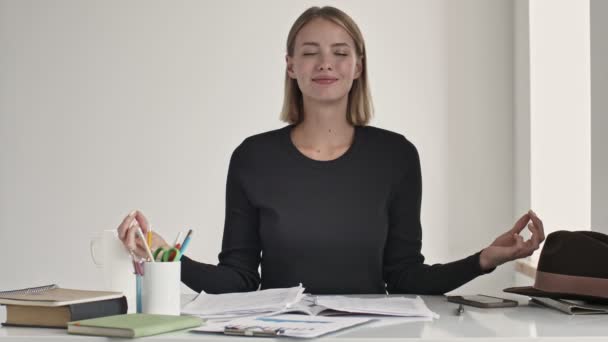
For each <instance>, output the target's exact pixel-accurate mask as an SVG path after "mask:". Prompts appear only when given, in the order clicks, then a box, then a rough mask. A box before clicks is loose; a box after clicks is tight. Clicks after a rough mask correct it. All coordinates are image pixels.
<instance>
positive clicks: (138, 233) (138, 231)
mask: <svg viewBox="0 0 608 342" xmlns="http://www.w3.org/2000/svg"><path fill="white" fill-rule="evenodd" d="M135 232H136V233H137V235H138V236H139V238H140V239H141V241H142V242H143V243H144V247H145V248H146V253H148V258H150V260H152V262H154V257H153V256H152V252H150V247H148V244H147V243H146V238H145V237H144V233H142V231H141V228H140V227H137V230H136V231H135Z"/></svg>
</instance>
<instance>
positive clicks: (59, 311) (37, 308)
mask: <svg viewBox="0 0 608 342" xmlns="http://www.w3.org/2000/svg"><path fill="white" fill-rule="evenodd" d="M0 304H3V305H6V322H5V323H3V325H7V326H28V327H49V328H64V329H65V328H67V323H68V322H71V321H77V320H83V319H89V318H97V317H105V316H111V315H119V314H124V313H126V312H127V299H126V297H124V296H123V294H122V293H120V292H106V291H87V290H74V289H62V288H59V287H58V286H56V285H49V286H41V287H36V288H28V289H21V290H13V291H3V292H0Z"/></svg>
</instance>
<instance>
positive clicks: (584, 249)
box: [503, 230, 608, 303]
mask: <svg viewBox="0 0 608 342" xmlns="http://www.w3.org/2000/svg"><path fill="white" fill-rule="evenodd" d="M606 261H608V235H606V234H602V233H598V232H591V231H574V232H571V231H566V230H560V231H556V232H553V233H551V234H549V235H548V236H547V240H546V241H545V245H544V246H543V249H542V251H541V252H540V259H539V261H538V267H537V270H536V277H535V280H534V286H525V287H510V288H507V289H504V290H503V291H505V292H509V293H516V294H521V295H525V296H530V297H549V298H555V299H576V300H584V301H590V302H602V303H608V265H606Z"/></svg>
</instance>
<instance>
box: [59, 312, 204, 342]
mask: <svg viewBox="0 0 608 342" xmlns="http://www.w3.org/2000/svg"><path fill="white" fill-rule="evenodd" d="M202 324H203V320H202V319H200V318H199V317H195V316H168V315H152V314H127V315H115V316H107V317H100V318H94V319H85V320H82V321H74V322H69V323H68V333H70V334H79V335H96V336H115V337H142V336H150V335H158V334H162V333H166V332H170V331H176V330H182V329H189V328H196V327H198V326H201V325H202Z"/></svg>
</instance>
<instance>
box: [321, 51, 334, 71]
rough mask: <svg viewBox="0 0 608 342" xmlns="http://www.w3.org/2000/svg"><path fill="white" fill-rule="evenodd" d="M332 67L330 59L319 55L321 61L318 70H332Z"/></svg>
mask: <svg viewBox="0 0 608 342" xmlns="http://www.w3.org/2000/svg"><path fill="white" fill-rule="evenodd" d="M332 69H333V66H332V63H331V58H329V57H327V56H326V55H325V54H321V59H320V60H319V70H320V71H324V70H332Z"/></svg>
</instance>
